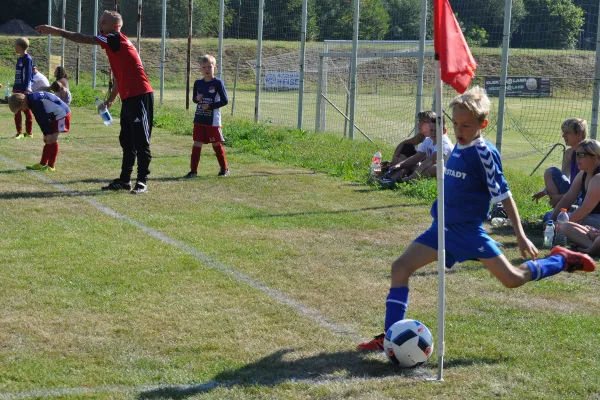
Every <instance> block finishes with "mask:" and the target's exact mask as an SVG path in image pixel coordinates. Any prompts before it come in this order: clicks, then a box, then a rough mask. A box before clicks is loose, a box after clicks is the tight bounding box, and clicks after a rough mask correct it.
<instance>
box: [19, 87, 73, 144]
mask: <svg viewBox="0 0 600 400" xmlns="http://www.w3.org/2000/svg"><path fill="white" fill-rule="evenodd" d="M25 96H27V104H28V106H29V109H30V110H31V112H32V113H33V116H34V117H35V120H36V122H37V123H38V125H39V126H40V129H41V130H42V132H43V133H44V135H51V134H53V133H54V129H53V127H52V121H56V120H59V119H61V118H64V117H66V116H67V114H69V113H70V112H71V110H70V109H69V106H68V105H66V104H65V103H64V102H63V101H62V100H61V99H59V98H58V97H57V96H55V95H53V94H52V93H48V92H33V93H28V94H26V95H25Z"/></svg>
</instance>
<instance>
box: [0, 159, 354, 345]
mask: <svg viewBox="0 0 600 400" xmlns="http://www.w3.org/2000/svg"><path fill="white" fill-rule="evenodd" d="M0 160H2V161H4V162H5V163H7V164H10V165H12V166H13V167H16V168H24V167H23V166H22V165H19V164H17V163H16V162H14V161H12V160H10V159H8V158H6V157H4V156H3V155H1V154H0ZM27 172H29V173H30V174H31V175H33V176H35V177H36V178H38V179H39V180H41V181H44V182H46V183H48V184H50V185H51V186H53V187H55V188H56V189H58V190H60V191H62V192H64V193H67V194H69V195H71V196H73V197H77V198H79V199H81V200H84V201H85V202H87V203H89V204H91V205H92V206H93V207H94V208H96V209H97V210H98V211H101V212H103V213H105V214H107V215H110V216H111V217H114V218H116V219H118V220H119V221H123V222H127V223H128V224H130V225H133V226H135V227H136V228H139V229H140V230H142V231H143V232H145V233H146V234H147V235H148V236H150V237H153V238H154V239H158V240H160V241H161V242H163V243H166V244H170V245H171V246H173V247H175V248H177V249H179V250H181V251H183V252H185V253H187V254H189V255H191V256H193V257H194V258H195V259H197V260H198V261H200V262H201V263H204V264H206V265H207V266H209V267H211V268H214V269H216V270H219V271H221V272H224V273H226V274H228V275H231V276H233V277H234V278H235V279H236V280H237V281H238V282H240V283H243V284H246V285H248V286H250V287H252V288H253V289H256V290H258V291H261V292H263V293H264V294H266V295H267V296H269V297H270V298H272V299H274V300H276V301H277V302H279V303H281V304H283V305H286V306H288V307H290V308H292V309H294V310H295V311H296V312H298V313H299V314H301V315H302V316H305V317H308V318H309V319H312V320H313V321H314V322H316V323H317V324H319V325H320V326H322V327H323V328H326V329H328V330H330V331H332V332H334V333H337V334H339V335H342V336H346V337H348V339H350V340H352V341H354V342H358V341H360V340H361V338H362V336H361V335H359V334H358V333H356V332H355V331H354V330H352V329H350V328H348V327H345V326H343V325H340V324H337V323H335V322H331V321H329V320H328V319H327V318H326V317H325V316H324V315H322V314H321V313H320V312H319V311H317V310H314V309H312V308H310V307H307V306H305V305H304V304H302V303H300V302H299V301H296V300H294V299H292V298H291V297H289V296H286V295H285V294H284V293H282V292H280V291H279V290H277V289H273V288H271V287H269V286H267V285H264V284H262V283H260V282H258V281H256V280H254V279H252V278H250V277H249V276H247V275H245V274H243V273H241V272H239V271H237V270H235V269H233V268H231V267H229V266H227V265H225V264H223V263H222V262H219V261H217V260H214V259H212V258H211V257H209V256H207V255H206V254H204V253H202V252H200V251H198V250H197V249H195V248H194V247H192V246H190V245H188V244H186V243H184V242H180V241H179V240H176V239H173V238H171V237H169V236H167V235H165V234H163V233H161V232H159V231H157V230H155V229H153V228H150V227H149V226H146V225H144V224H142V223H141V222H138V221H136V220H134V219H131V218H129V217H128V216H126V215H123V214H120V213H118V212H116V211H115V210H113V209H111V208H109V207H106V206H105V205H103V204H101V203H99V202H97V201H96V200H94V199H91V198H89V197H87V196H84V195H82V194H81V193H78V192H77V191H75V190H72V189H70V188H68V187H67V186H65V185H62V184H60V183H57V182H54V181H53V180H52V179H49V178H48V177H46V176H45V175H43V174H41V173H38V172H34V171H27Z"/></svg>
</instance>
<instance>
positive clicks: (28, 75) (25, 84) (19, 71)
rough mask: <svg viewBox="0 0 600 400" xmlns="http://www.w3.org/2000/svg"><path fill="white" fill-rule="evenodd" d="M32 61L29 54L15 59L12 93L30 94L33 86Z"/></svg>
mask: <svg viewBox="0 0 600 400" xmlns="http://www.w3.org/2000/svg"><path fill="white" fill-rule="evenodd" d="M32 78H33V59H32V58H31V56H30V55H29V54H25V55H24V56H23V57H19V58H18V59H17V66H16V69H15V83H14V84H13V92H21V93H24V92H31V85H32V84H33V80H32Z"/></svg>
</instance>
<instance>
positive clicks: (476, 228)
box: [415, 221, 502, 268]
mask: <svg viewBox="0 0 600 400" xmlns="http://www.w3.org/2000/svg"><path fill="white" fill-rule="evenodd" d="M445 238H446V268H452V266H453V265H454V264H456V263H457V262H458V263H461V262H463V261H467V260H476V259H479V258H494V257H497V256H499V255H500V254H502V252H501V251H500V249H499V248H498V245H497V244H496V241H495V240H493V239H492V238H491V237H489V236H488V234H487V232H486V231H485V229H483V226H482V225H481V224H479V223H476V222H475V223H468V224H453V225H446V229H445ZM415 242H416V243H420V244H422V245H425V246H427V247H431V248H432V249H435V250H437V248H438V225H437V222H435V221H434V222H433V224H431V227H430V228H429V229H428V230H426V231H425V232H424V233H422V234H421V235H420V236H419V237H417V238H416V239H415Z"/></svg>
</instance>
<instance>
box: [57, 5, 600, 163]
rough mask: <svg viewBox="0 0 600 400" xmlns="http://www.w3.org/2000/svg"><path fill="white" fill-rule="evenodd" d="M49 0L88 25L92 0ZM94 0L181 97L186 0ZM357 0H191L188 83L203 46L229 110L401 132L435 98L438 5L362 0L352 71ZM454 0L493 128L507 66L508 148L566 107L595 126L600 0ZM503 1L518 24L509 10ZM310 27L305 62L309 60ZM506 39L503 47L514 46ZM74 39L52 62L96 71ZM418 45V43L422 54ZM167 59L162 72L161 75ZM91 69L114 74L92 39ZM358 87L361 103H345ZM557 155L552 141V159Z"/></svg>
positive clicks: (175, 97) (306, 125) (492, 129)
mask: <svg viewBox="0 0 600 400" xmlns="http://www.w3.org/2000/svg"><path fill="white" fill-rule="evenodd" d="M50 2H51V3H50V5H49V9H51V10H52V12H51V15H50V19H51V22H52V24H53V25H55V26H61V25H62V23H63V19H64V26H65V28H66V29H68V30H72V31H77V30H78V29H81V32H83V33H87V34H90V33H93V29H94V24H95V18H94V8H95V4H94V1H92V0H81V2H83V3H80V2H78V1H76V0H50ZM98 2H99V3H98V10H99V13H100V14H101V13H102V11H103V10H104V9H115V8H116V9H117V10H118V11H119V12H120V13H121V14H122V15H123V18H124V26H123V32H124V33H125V34H126V35H128V36H129V37H130V39H132V41H133V42H136V38H137V35H138V29H139V34H140V35H141V49H140V52H141V58H142V60H143V62H144V65H145V68H146V70H147V72H148V74H149V76H150V77H151V79H152V81H153V84H154V86H155V90H159V87H160V88H161V89H162V90H161V91H162V92H163V96H162V97H161V98H162V99H163V102H164V103H165V104H166V105H170V106H174V107H185V93H186V92H185V82H186V80H185V76H186V54H187V40H186V38H187V36H188V35H189V34H190V32H189V30H188V22H187V18H188V10H189V6H190V3H189V1H188V0H169V1H168V2H166V1H161V0H154V1H150V0H144V1H143V2H142V1H141V0H140V1H139V2H138V0H121V1H120V2H119V1H117V0H110V1H108V0H98ZM355 3H358V1H355V2H351V1H349V0H342V1H339V0H336V1H333V0H310V1H306V3H305V4H303V1H302V0H289V1H278V0H244V1H242V0H228V1H225V2H223V3H222V4H221V6H222V7H224V13H223V19H222V20H220V18H219V17H220V15H219V8H220V7H219V6H220V4H219V0H206V1H202V2H200V1H197V2H196V1H194V3H193V5H192V9H193V14H192V15H193V16H194V18H193V24H192V27H193V29H192V31H191V36H192V37H193V40H192V50H191V53H192V57H191V69H192V73H191V77H192V83H193V81H194V79H197V78H199V77H200V74H199V64H198V60H199V57H200V56H201V55H202V54H204V53H207V52H208V53H213V54H214V55H217V54H218V53H219V51H220V52H222V53H221V54H222V63H221V65H219V66H218V68H219V73H220V74H222V75H221V76H222V78H223V80H224V81H225V84H226V86H227V89H228V94H229V98H230V104H229V105H228V106H227V107H226V108H225V109H224V110H223V113H224V114H226V115H231V114H233V115H234V116H236V117H240V118H247V119H253V118H258V120H260V121H262V122H272V123H275V124H282V125H288V126H292V127H296V126H299V125H300V124H301V126H302V128H303V129H308V130H322V131H327V132H332V133H336V134H340V135H346V136H348V135H349V133H350V124H351V121H350V119H352V122H354V130H353V131H354V132H353V137H354V138H355V139H357V140H366V138H370V139H372V140H383V141H388V142H394V143H395V142H398V141H399V140H401V139H402V138H405V137H407V136H409V135H410V134H411V133H412V131H413V129H414V126H415V125H414V119H415V114H416V112H417V111H418V109H429V108H431V107H432V103H433V91H434V89H433V87H434V85H433V83H434V82H433V59H432V54H433V53H432V51H433V49H432V46H431V43H430V42H426V41H425V40H426V39H427V40H428V39H431V37H432V27H431V9H430V8H431V5H430V4H427V3H424V2H423V1H421V0H361V1H360V9H359V10H360V14H359V15H360V18H359V21H358V39H359V41H358V42H357V52H356V75H353V74H352V72H353V71H352V65H353V61H352V53H353V43H352V39H353V29H354V28H355V26H356V24H355V21H354V17H355V13H354V4H355ZM140 4H141V6H142V7H141V17H138V11H139V9H140ZM451 5H452V7H453V9H454V12H455V13H456V15H457V18H458V20H459V22H460V23H461V26H462V28H463V31H464V34H465V36H466V38H467V40H468V42H469V44H470V46H471V50H472V52H473V55H474V58H475V59H476V61H477V63H478V69H477V71H476V73H477V76H476V78H475V79H474V81H473V84H478V85H480V86H483V87H485V88H486V90H487V91H488V93H489V94H490V96H492V102H493V107H494V108H495V109H494V110H493V113H492V115H491V121H490V122H491V123H490V125H489V128H488V129H487V130H486V135H487V138H488V139H490V140H491V141H492V142H494V141H496V127H497V126H498V124H497V123H498V122H499V121H498V110H497V108H498V104H499V103H500V98H499V97H498V95H499V93H500V86H501V85H500V84H501V82H502V79H501V77H502V75H503V72H504V71H505V73H506V97H505V98H504V107H503V110H504V114H503V118H502V119H500V121H501V122H503V125H502V126H501V127H502V133H503V135H502V142H501V143H499V144H501V145H502V152H503V156H504V157H506V158H511V157H513V158H516V157H525V158H527V157H530V158H531V163H533V162H534V160H539V159H541V157H542V155H543V154H545V153H546V152H547V151H548V150H549V149H550V148H551V146H552V145H554V144H555V143H557V142H561V141H562V140H561V137H560V135H561V131H560V126H561V122H562V121H563V120H565V119H566V118H569V117H581V118H585V119H587V120H588V122H589V125H590V126H594V131H595V126H596V123H597V115H596V116H593V115H592V109H593V97H594V96H593V94H594V90H593V88H594V81H595V71H596V69H597V66H596V63H595V57H596V55H595V52H596V48H595V47H596V45H595V43H596V32H597V20H598V0H594V1H592V0H560V1H558V0H548V1H541V0H512V1H503V0H462V1H460V2H459V1H453V2H451ZM303 6H304V7H303ZM303 8H306V14H305V18H304V19H303ZM63 10H64V12H63ZM424 11H425V15H424V14H423V12H424ZM165 13H166V14H165ZM79 14H81V16H79ZM508 14H510V15H511V18H510V24H508V23H505V16H506V15H508ZM63 15H64V18H63ZM163 17H164V21H165V22H164V37H163ZM261 17H262V21H263V24H262V29H261V25H260V24H259V21H260V19H261ZM138 19H139V21H140V22H139V25H138V23H137V21H138ZM304 21H305V23H304ZM221 24H222V26H223V28H222V29H221V28H220V26H221ZM259 32H262V36H261V37H260V39H261V40H259ZM219 33H221V34H222V42H221V43H222V46H221V47H220V49H219V42H220V41H219V40H218V37H219ZM423 34H424V35H425V36H423ZM303 37H305V38H306V47H305V57H304V60H305V62H304V64H303V65H301V60H302V54H303V47H302V38H303ZM163 40H164V43H165V45H164V46H165V52H164V62H163V51H162V43H163ZM420 40H422V42H421V43H419V41H420ZM509 40H510V47H507V45H508V43H509ZM259 43H260V44H261V45H260V46H259ZM503 46H504V47H506V48H507V49H508V51H507V52H506V57H503V51H502V50H503ZM77 47H78V46H77V44H75V43H72V42H66V43H65V47H64V48H65V50H64V54H65V55H64V61H62V57H63V56H62V54H63V50H62V43H61V40H60V38H53V40H52V44H51V46H50V51H49V55H50V62H51V65H52V66H55V65H58V63H61V62H62V63H64V64H65V66H66V69H67V71H68V72H70V75H71V78H73V77H74V76H75V75H76V72H75V71H77V63H78V62H79V71H80V76H81V78H82V80H83V81H85V82H90V81H91V74H92V71H93V53H92V48H91V47H90V46H81V49H80V50H79V51H78V50H77ZM259 51H260V57H258V55H259ZM420 52H421V53H423V54H424V58H423V62H422V65H421V63H420V62H419V53H420ZM78 54H79V57H78ZM78 60H79V61H78ZM258 60H260V64H258V67H259V68H257V61H258ZM162 67H164V71H165V73H164V84H163V83H158V81H159V78H160V76H161V73H160V71H161V68H162ZM96 70H97V74H96V79H97V84H98V85H100V86H102V85H106V84H107V81H108V78H109V67H108V62H107V59H106V57H105V55H104V53H103V52H102V51H98V56H97V69H96ZM257 71H259V73H260V79H258V80H257V79H256V73H257ZM421 79H422V86H421V85H420V82H421ZM257 82H258V83H259V85H258V86H257V85H256V83H257ZM86 84H87V83H86ZM300 85H302V86H303V92H302V96H300V95H299V89H300ZM317 92H319V93H317ZM353 95H355V97H354V96H353ZM454 95H455V93H454V92H453V91H452V89H451V88H449V87H446V88H445V92H444V98H445V99H447V100H448V101H449V100H450V99H451V97H452V96H454ZM300 97H302V108H301V112H299V101H300ZM158 98H159V97H158V96H157V99H158ZM354 98H355V100H354ZM353 100H354V101H355V107H354V110H355V112H354V113H353V115H351V114H352V112H351V111H352V102H353ZM192 106H193V104H192ZM559 157H560V155H559V154H558V153H556V154H555V155H553V156H552V158H553V161H556V160H557V159H558V158H559Z"/></svg>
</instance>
